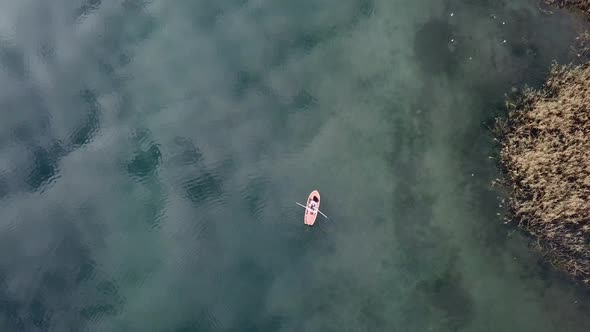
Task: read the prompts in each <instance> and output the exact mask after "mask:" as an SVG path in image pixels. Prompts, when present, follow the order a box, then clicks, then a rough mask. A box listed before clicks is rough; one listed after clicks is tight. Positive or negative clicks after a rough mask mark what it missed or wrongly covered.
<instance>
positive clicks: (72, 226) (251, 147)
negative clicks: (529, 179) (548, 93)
mask: <svg viewBox="0 0 590 332" xmlns="http://www.w3.org/2000/svg"><path fill="white" fill-rule="evenodd" d="M539 6H540V5H539V4H538V1H533V0H530V1H529V0H511V1H497V0H495V1H491V0H489V1H487V0H477V1H476V0H471V1H466V0H463V1H459V0H453V1H450V0H449V1H439V0H416V1H397V0H393V1H391V0H374V1H371V0H299V1H291V0H275V1H264V0H249V1H248V0H217V1H213V0H208V1H205V0H202V1H201V0H192V1H189V0H177V1H161V0H152V1H141V0H126V1H122V0H118V1H116V0H103V1H100V0H94V1H91V0H86V1H82V0H56V1H42V0H27V1H22V0H21V1H19V0H2V1H0V87H1V89H0V105H1V108H0V109H1V110H2V120H1V122H0V249H1V250H0V330H2V331H171V332H181V331H183V332H188V331H284V332H287V331H289V332H290V331H339V332H340V331H474V332H479V331H490V332H499V331H540V332H544V331H590V316H589V315H588V312H589V310H590V296H589V295H588V292H587V291H585V290H583V289H582V288H580V287H578V286H575V285H574V284H573V283H571V282H569V281H568V280H567V278H564V277H563V275H561V274H559V273H555V272H554V271H553V270H552V269H551V268H550V267H548V266H547V265H545V264H543V263H542V259H541V257H540V256H539V255H538V254H537V253H535V252H534V251H533V250H532V249H531V248H529V247H528V245H527V244H528V242H527V240H526V239H525V238H524V237H523V236H522V235H520V233H519V232H518V231H515V230H514V228H513V227H511V226H507V225H504V224H503V219H502V214H503V212H504V210H503V208H502V207H501V206H499V198H498V197H499V195H500V194H499V193H498V192H496V191H494V190H493V189H492V188H490V183H491V181H492V180H493V179H494V178H495V177H497V176H498V174H497V172H496V168H495V164H494V160H493V159H490V158H489V157H490V156H493V154H494V150H493V149H494V142H493V139H492V137H491V136H490V132H489V130H488V129H487V128H486V126H488V125H489V124H490V123H491V120H492V119H493V118H494V117H495V116H497V115H499V114H501V108H502V105H503V102H504V94H505V93H507V92H510V89H511V88H512V87H520V86H523V85H524V84H530V85H533V86H538V85H539V84H540V83H541V82H542V80H543V78H544V77H545V75H546V74H547V70H548V69H549V65H550V63H551V61H552V60H553V59H557V60H559V61H569V60H571V58H572V54H570V53H571V52H570V49H569V45H570V44H571V43H572V41H573V38H575V29H576V28H577V27H579V26H580V24H581V23H580V22H579V21H577V20H576V19H574V18H573V17H572V16H570V15H568V14H567V13H565V12H563V11H559V10H555V9H553V8H543V9H549V10H551V11H552V14H550V13H548V12H546V11H542V10H539ZM314 189H317V190H319V191H320V193H321V197H322V201H321V209H322V211H323V212H324V213H326V214H327V215H328V216H329V217H330V220H326V219H324V218H321V217H320V218H319V219H318V222H317V223H318V224H317V226H315V227H313V228H308V227H306V226H304V225H303V210H302V209H301V208H300V207H298V206H297V205H296V204H295V202H296V201H297V202H304V201H305V200H306V199H307V196H308V194H309V193H310V192H311V191H312V190H314Z"/></svg>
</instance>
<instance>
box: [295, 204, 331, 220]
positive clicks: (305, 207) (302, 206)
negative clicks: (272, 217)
mask: <svg viewBox="0 0 590 332" xmlns="http://www.w3.org/2000/svg"><path fill="white" fill-rule="evenodd" d="M295 204H297V205H299V206H301V207H303V208H306V209H309V208H308V207H307V206H305V205H303V204H301V203H297V202H295ZM310 210H311V209H310ZM316 211H318V212H319V213H320V214H321V215H322V216H324V217H326V219H330V218H328V216H327V215H325V214H324V213H323V212H322V211H320V210H319V209H317V210H316ZM330 220H331V219H330Z"/></svg>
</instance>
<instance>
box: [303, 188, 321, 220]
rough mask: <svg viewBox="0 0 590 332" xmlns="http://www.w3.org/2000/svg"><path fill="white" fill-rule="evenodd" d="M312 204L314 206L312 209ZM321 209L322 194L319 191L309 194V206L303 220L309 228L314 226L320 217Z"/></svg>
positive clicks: (307, 205)
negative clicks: (319, 211)
mask: <svg viewBox="0 0 590 332" xmlns="http://www.w3.org/2000/svg"><path fill="white" fill-rule="evenodd" d="M311 204H314V206H313V207H312V206H311ZM319 209H320V193H319V192H318V191H317V190H314V191H312V192H311V194H309V197H308V198H307V204H306V208H305V217H304V218H303V223H304V224H306V225H308V226H313V224H314V223H315V219H316V218H317V216H318V210H319Z"/></svg>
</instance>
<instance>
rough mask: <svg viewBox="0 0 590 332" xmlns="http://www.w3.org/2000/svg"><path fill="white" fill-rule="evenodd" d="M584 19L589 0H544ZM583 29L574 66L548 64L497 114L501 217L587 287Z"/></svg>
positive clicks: (589, 82) (588, 74)
mask: <svg viewBox="0 0 590 332" xmlns="http://www.w3.org/2000/svg"><path fill="white" fill-rule="evenodd" d="M546 3H549V4H554V5H558V6H560V7H573V8H576V9H577V10H581V11H583V12H584V13H585V14H586V15H588V16H589V17H590V0H584V1H582V0H569V1H568V0H561V1H560V0H546ZM588 41H590V34H588V33H587V32H585V33H583V34H581V35H580V37H579V38H578V45H575V49H576V52H577V57H578V60H579V61H580V62H581V63H580V64H577V65H575V64H573V63H572V64H570V65H557V64H554V65H553V67H552V68H551V72H550V74H549V77H548V79H547V81H546V83H545V84H544V85H543V87H542V88H540V89H537V90H534V89H530V88H525V89H523V90H522V91H519V92H518V93H517V94H516V95H514V96H512V97H511V98H510V99H509V100H508V101H507V103H506V104H507V108H508V115H507V116H506V117H504V118H500V119H497V121H496V127H495V133H496V136H497V137H498V139H499V142H500V145H501V147H500V158H499V163H500V168H501V170H502V172H503V174H504V178H503V179H502V180H500V182H501V184H502V186H503V187H504V188H506V190H507V191H508V195H507V200H508V201H507V202H506V203H507V207H508V213H509V215H508V217H507V219H508V220H509V221H511V222H513V223H515V224H517V225H518V226H519V227H520V228H522V229H524V230H525V231H527V232H528V233H529V234H530V235H532V236H533V237H534V238H535V239H536V240H537V241H536V242H537V245H538V247H539V248H540V249H541V250H542V252H543V254H544V255H545V257H546V258H547V259H548V260H549V261H550V262H551V263H552V264H553V265H555V266H556V267H557V268H559V269H561V270H563V271H565V272H567V273H568V274H569V275H570V276H572V277H573V278H575V279H576V280H579V281H581V282H583V283H584V284H586V285H587V286H590V57H589V56H588V55H589V54H590V52H589V50H590V47H588V45H590V43H589V42H588Z"/></svg>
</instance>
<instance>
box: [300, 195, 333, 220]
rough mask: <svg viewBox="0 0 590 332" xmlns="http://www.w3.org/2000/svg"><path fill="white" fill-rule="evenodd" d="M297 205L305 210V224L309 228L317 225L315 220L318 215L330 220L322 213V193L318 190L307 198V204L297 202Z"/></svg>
mask: <svg viewBox="0 0 590 332" xmlns="http://www.w3.org/2000/svg"><path fill="white" fill-rule="evenodd" d="M295 203H296V204H297V205H299V206H301V207H302V208H305V216H304V217H303V223H304V224H306V225H307V226H313V224H314V223H315V219H316V218H317V216H318V213H319V214H321V215H322V216H324V217H325V218H326V219H330V218H328V216H327V215H325V214H324V213H323V212H322V211H320V193H319V192H318V191H317V190H314V191H312V192H311V194H309V197H308V198H307V204H306V205H303V204H301V203H297V202H295Z"/></svg>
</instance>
